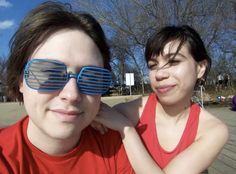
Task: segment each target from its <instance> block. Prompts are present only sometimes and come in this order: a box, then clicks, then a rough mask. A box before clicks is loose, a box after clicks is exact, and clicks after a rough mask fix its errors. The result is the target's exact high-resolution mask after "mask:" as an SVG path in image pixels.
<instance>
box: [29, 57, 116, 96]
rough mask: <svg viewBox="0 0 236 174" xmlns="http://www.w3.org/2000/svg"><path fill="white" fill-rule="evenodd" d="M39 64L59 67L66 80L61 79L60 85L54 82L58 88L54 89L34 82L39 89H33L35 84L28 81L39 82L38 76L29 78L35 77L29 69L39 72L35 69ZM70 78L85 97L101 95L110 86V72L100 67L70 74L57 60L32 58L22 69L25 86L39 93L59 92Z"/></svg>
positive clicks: (87, 67) (91, 67) (89, 67)
mask: <svg viewBox="0 0 236 174" xmlns="http://www.w3.org/2000/svg"><path fill="white" fill-rule="evenodd" d="M41 63H45V64H46V65H47V63H49V64H50V63H52V64H54V65H56V66H61V67H60V68H61V69H59V70H61V71H64V72H65V74H64V75H65V76H64V79H66V80H64V79H63V80H62V81H61V84H60V83H57V82H58V81H57V80H55V85H58V87H55V86H51V87H50V85H48V84H47V85H48V86H46V85H45V84H40V82H38V84H37V82H36V85H39V87H34V83H35V82H30V80H35V81H39V80H38V79H39V77H40V76H39V75H38V76H37V77H35V78H33V79H32V78H30V76H31V77H32V76H35V75H34V73H33V72H34V70H31V69H30V68H32V69H34V68H36V70H39V71H40V72H41V70H42V69H37V68H38V66H37V64H38V65H40V64H41ZM52 64H51V65H52ZM42 68H44V67H42ZM49 69H50V68H49ZM50 70H57V69H50ZM53 73H55V72H53ZM86 73H87V74H86ZM91 73H92V74H91ZM56 75H57V74H56ZM45 77H47V76H45ZM70 78H75V79H76V83H77V87H78V89H79V91H80V92H81V93H83V94H87V95H103V94H105V93H106V92H107V91H108V90H109V88H110V86H111V84H112V76H111V72H110V71H109V70H107V69H105V68H100V67H96V66H84V67H82V68H81V69H80V71H79V72H78V73H72V72H68V71H67V66H66V65H65V64H64V63H63V62H60V61H57V60H52V59H37V58H33V59H31V60H29V61H28V62H27V64H26V65H25V68H24V79H25V81H26V84H27V86H28V87H29V88H31V89H34V90H37V91H39V92H56V91H60V90H62V89H63V88H64V86H65V85H66V83H67V82H68V81H69V79H70ZM96 81H97V83H94V82H96ZM50 83H51V84H53V80H51V81H50ZM43 85H45V88H41V89H40V86H43ZM96 87H97V88H96ZM47 88H48V89H47Z"/></svg>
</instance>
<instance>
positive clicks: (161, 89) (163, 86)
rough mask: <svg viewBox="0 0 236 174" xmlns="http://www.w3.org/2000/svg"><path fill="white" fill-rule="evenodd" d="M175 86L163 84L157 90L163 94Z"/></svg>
mask: <svg viewBox="0 0 236 174" xmlns="http://www.w3.org/2000/svg"><path fill="white" fill-rule="evenodd" d="M174 87H175V85H162V86H158V87H157V92H159V93H161V94H165V93H167V92H169V91H170V90H172V89H173V88H174Z"/></svg>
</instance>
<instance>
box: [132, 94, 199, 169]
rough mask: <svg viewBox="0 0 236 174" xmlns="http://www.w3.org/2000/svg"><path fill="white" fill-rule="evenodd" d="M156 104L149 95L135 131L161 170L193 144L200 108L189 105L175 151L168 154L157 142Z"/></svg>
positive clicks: (154, 97)
mask: <svg viewBox="0 0 236 174" xmlns="http://www.w3.org/2000/svg"><path fill="white" fill-rule="evenodd" d="M157 104H158V101H157V97H156V95H155V94H151V95H150V96H149V98H148V101H147V103H146V105H145V108H144V110H143V113H142V115H141V118H140V119H139V122H138V124H137V126H136V129H137V131H138V133H139V135H140V136H141V139H142V141H143V143H144V144H145V146H146V148H147V150H148V151H149V154H150V155H151V156H152V157H153V159H154V160H155V161H156V163H157V164H158V166H159V167H160V168H162V169H163V168H165V166H166V165H167V164H168V163H169V162H170V161H171V160H172V159H173V158H174V157H176V156H177V155H178V154H179V153H180V152H182V151H184V150H185V149H186V148H187V147H188V146H190V145H191V144H192V143H193V142H194V140H195V137H196V134H197V129H198V122H199V113H200V107H199V106H198V105H197V104H194V103H193V104H192V105H191V109H190V114H189V117H188V121H187V124H186V126H185V129H184V132H183V134H182V137H181V139H180V141H179V143H178V145H177V146H176V147H175V149H174V150H172V151H170V152H168V151H165V150H164V149H163V148H162V147H161V145H160V143H159V141H158V136H157V131H156V124H155V117H158V113H157V115H156V105H157Z"/></svg>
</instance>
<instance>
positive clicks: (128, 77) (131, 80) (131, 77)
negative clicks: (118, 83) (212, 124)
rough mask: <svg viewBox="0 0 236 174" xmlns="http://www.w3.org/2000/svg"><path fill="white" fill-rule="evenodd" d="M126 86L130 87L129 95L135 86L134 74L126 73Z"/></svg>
mask: <svg viewBox="0 0 236 174" xmlns="http://www.w3.org/2000/svg"><path fill="white" fill-rule="evenodd" d="M125 84H126V86H129V94H130V95H132V94H131V86H134V73H125Z"/></svg>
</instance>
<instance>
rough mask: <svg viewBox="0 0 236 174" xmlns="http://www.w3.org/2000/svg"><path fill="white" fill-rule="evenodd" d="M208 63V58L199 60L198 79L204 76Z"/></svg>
mask: <svg viewBox="0 0 236 174" xmlns="http://www.w3.org/2000/svg"><path fill="white" fill-rule="evenodd" d="M207 65H208V62H207V60H202V61H201V62H198V65H197V78H198V79H200V78H202V77H203V76H204V74H205V72H206V69H207Z"/></svg>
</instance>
